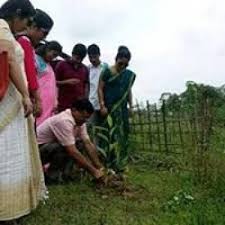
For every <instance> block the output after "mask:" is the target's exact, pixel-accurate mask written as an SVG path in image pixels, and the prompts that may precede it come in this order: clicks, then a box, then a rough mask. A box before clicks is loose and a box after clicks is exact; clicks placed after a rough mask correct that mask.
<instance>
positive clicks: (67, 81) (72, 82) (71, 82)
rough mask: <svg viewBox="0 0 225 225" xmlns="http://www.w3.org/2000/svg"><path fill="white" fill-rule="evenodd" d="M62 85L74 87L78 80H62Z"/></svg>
mask: <svg viewBox="0 0 225 225" xmlns="http://www.w3.org/2000/svg"><path fill="white" fill-rule="evenodd" d="M63 83H64V84H68V85H75V84H78V83H80V80H79V79H76V78H71V79H67V80H64V81H63Z"/></svg>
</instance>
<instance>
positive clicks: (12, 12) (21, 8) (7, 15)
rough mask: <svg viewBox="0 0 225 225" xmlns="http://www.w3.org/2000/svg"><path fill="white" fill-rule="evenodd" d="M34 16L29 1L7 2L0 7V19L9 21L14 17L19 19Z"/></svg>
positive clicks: (33, 10)
mask: <svg viewBox="0 0 225 225" xmlns="http://www.w3.org/2000/svg"><path fill="white" fill-rule="evenodd" d="M34 15H35V9H34V7H33V5H32V3H31V2H30V1H29V0H8V1H6V2H5V3H4V4H3V5H2V6H1V7H0V18H2V19H5V20H11V19H13V18H15V17H19V18H21V19H24V18H29V17H32V16H34Z"/></svg>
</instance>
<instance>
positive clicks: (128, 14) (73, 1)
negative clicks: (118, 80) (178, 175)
mask: <svg viewBox="0 0 225 225" xmlns="http://www.w3.org/2000/svg"><path fill="white" fill-rule="evenodd" d="M2 2H4V1H2V0H0V4H1V3H2ZM32 2H33V4H34V5H35V7H38V8H42V9H44V10H46V11H47V12H49V13H50V14H51V15H52V17H53V18H54V20H55V26H54V28H53V30H52V32H51V34H50V35H49V39H57V40H59V41H60V42H61V43H62V44H63V46H64V49H65V50H66V51H67V52H69V53H70V51H71V49H72V47H73V45H74V44H76V43H77V42H83V43H84V44H86V45H89V44H91V43H93V42H96V43H98V44H99V45H100V46H101V49H102V59H103V60H104V61H107V62H109V63H113V61H114V56H115V54H116V50H117V48H118V46H119V45H120V44H126V45H127V46H128V47H129V48H130V49H131V51H132V55H133V58H132V61H131V68H132V69H133V70H134V71H135V72H136V74H137V80H136V82H135V86H134V93H135V96H136V97H138V98H141V99H150V100H151V101H156V100H157V99H158V98H159V97H160V95H161V93H162V92H168V91H171V92H177V91H178V92H181V91H183V89H184V86H185V81H187V80H194V81H197V82H205V83H208V84H211V85H217V86H220V85H222V84H223V83H224V79H223V77H224V71H225V63H224V62H225V1H224V0H170V1H168V0H152V1H149V0H139V1H138V0H107V1H105V0H57V1H50V0H49V1H46V0H33V1H32Z"/></svg>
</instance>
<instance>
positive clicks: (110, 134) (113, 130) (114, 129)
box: [109, 126, 117, 138]
mask: <svg viewBox="0 0 225 225" xmlns="http://www.w3.org/2000/svg"><path fill="white" fill-rule="evenodd" d="M116 129H117V126H114V127H113V128H112V129H111V130H110V132H109V136H110V138H112V136H113V134H114V132H115V131H116Z"/></svg>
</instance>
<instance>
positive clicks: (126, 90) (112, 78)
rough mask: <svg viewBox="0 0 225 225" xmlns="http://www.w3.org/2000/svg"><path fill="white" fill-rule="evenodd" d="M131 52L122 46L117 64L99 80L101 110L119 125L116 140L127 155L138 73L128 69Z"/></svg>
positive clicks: (103, 114)
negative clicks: (130, 115) (130, 116)
mask: <svg viewBox="0 0 225 225" xmlns="http://www.w3.org/2000/svg"><path fill="white" fill-rule="evenodd" d="M130 59H131V53H130V51H129V49H128V48H127V47H125V46H120V47H119V49H118V53H117V55H116V61H115V65H113V66H112V67H110V68H108V69H106V70H104V71H103V73H102V74H101V77H100V81H99V88H98V95H99V103H100V112H101V115H102V117H103V118H106V117H107V115H110V116H111V118H112V121H113V126H114V127H117V128H116V130H117V131H116V132H115V135H114V141H116V142H117V143H119V144H120V146H122V150H123V153H124V155H127V146H128V134H129V120H128V118H129V112H128V107H127V105H128V104H129V106H130V109H131V108H132V92H131V88H132V86H133V83H134V81H135V77H136V75H135V74H134V73H133V72H132V71H131V70H128V69H127V66H128V64H129V61H130Z"/></svg>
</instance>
